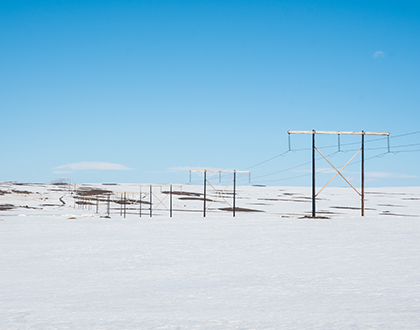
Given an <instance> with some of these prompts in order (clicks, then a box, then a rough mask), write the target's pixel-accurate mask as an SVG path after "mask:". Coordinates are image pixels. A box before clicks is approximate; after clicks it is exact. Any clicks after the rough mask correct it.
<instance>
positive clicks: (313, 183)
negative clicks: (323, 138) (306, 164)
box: [312, 130, 315, 218]
mask: <svg viewBox="0 0 420 330" xmlns="http://www.w3.org/2000/svg"><path fill="white" fill-rule="evenodd" d="M312 217H313V218H315V130H313V131H312Z"/></svg>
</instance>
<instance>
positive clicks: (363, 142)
mask: <svg viewBox="0 0 420 330" xmlns="http://www.w3.org/2000/svg"><path fill="white" fill-rule="evenodd" d="M364 216H365V131H362V217H364Z"/></svg>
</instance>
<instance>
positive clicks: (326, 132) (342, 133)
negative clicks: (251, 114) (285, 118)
mask: <svg viewBox="0 0 420 330" xmlns="http://www.w3.org/2000/svg"><path fill="white" fill-rule="evenodd" d="M287 133H288V134H338V135H387V136H389V133H388V132H363V131H362V132H345V131H287Z"/></svg>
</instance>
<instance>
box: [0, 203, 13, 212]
mask: <svg viewBox="0 0 420 330" xmlns="http://www.w3.org/2000/svg"><path fill="white" fill-rule="evenodd" d="M15 208H16V206H14V205H13V204H0V211H8V210H12V209H15Z"/></svg>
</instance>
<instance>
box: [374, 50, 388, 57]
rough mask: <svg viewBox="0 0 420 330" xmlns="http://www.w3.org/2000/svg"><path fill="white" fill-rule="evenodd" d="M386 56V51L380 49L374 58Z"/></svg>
mask: <svg viewBox="0 0 420 330" xmlns="http://www.w3.org/2000/svg"><path fill="white" fill-rule="evenodd" d="M384 56H385V53H384V52H383V51H380V50H378V51H376V52H375V53H374V54H373V58H377V57H384Z"/></svg>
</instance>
